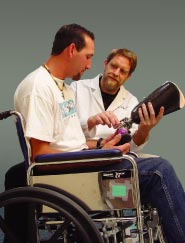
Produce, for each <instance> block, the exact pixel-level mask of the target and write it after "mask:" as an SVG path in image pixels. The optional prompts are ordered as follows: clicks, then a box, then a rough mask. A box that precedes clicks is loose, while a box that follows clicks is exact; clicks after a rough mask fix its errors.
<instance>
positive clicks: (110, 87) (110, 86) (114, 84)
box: [104, 79, 119, 91]
mask: <svg viewBox="0 0 185 243" xmlns="http://www.w3.org/2000/svg"><path fill="white" fill-rule="evenodd" d="M104 85H105V87H106V89H107V90H109V91H114V90H117V89H119V84H118V82H116V81H114V80H111V79H108V80H107V81H106V83H105V84H104Z"/></svg>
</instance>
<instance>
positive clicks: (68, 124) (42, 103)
mask: <svg viewBox="0 0 185 243" xmlns="http://www.w3.org/2000/svg"><path fill="white" fill-rule="evenodd" d="M64 97H65V99H64V98H63V97H62V93H61V91H60V90H59V88H58V87H57V85H56V83H55V82H54V80H53V78H52V77H51V76H50V74H49V73H48V71H47V70H46V69H45V68H44V67H42V66H41V67H39V68H38V69H36V70H35V71H33V72H32V73H30V74H29V75H28V76H27V77H26V78H25V79H24V80H23V81H22V82H21V83H20V84H19V86H18V87H17V90H16V92H15V96H14V105H15V110H16V111H18V112H20V113H21V114H22V115H23V118H24V122H25V135H26V137H28V138H31V137H32V138H36V139H39V140H42V141H47V142H50V146H51V147H52V148H55V149H59V150H62V151H78V150H82V149H84V148H87V145H86V139H85V136H84V134H83V131H82V129H81V126H80V122H79V120H78V117H77V114H76V109H75V105H74V96H73V94H72V92H71V90H70V88H69V87H68V85H66V84H65V88H64Z"/></svg>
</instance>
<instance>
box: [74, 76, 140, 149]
mask: <svg viewBox="0 0 185 243" xmlns="http://www.w3.org/2000/svg"><path fill="white" fill-rule="evenodd" d="M99 77H100V75H98V76H96V77H95V78H93V79H84V80H79V81H74V82H72V83H71V85H70V86H71V88H72V90H73V91H74V95H75V103H76V109H77V114H78V116H79V119H80V123H81V126H82V129H83V131H84V133H85V136H86V137H87V138H92V139H98V138H100V137H102V138H106V137H107V136H109V135H110V134H113V133H114V132H115V130H114V129H113V128H109V127H108V126H106V125H98V126H96V130H95V131H93V132H92V131H91V132H90V131H89V130H88V127H87V119H88V118H89V117H90V116H93V115H95V114H97V113H101V112H103V111H105V108H104V105H103V100H102V96H101V91H100V88H99ZM137 104H138V100H137V98H136V97H135V96H133V95H132V94H131V93H130V92H129V91H128V90H126V89H125V88H124V86H121V87H120V90H119V92H118V94H117V96H116V98H115V99H114V100H113V102H112V103H111V104H110V106H109V107H108V109H107V111H113V112H114V113H115V114H116V116H117V117H118V119H119V120H121V119H123V118H125V117H128V118H129V117H130V115H131V111H132V109H133V108H134V107H135V106H136V105H137ZM137 127H138V125H136V124H133V126H132V128H131V134H133V133H134V132H135V131H136V130H137ZM92 134H93V135H92ZM142 147H143V145H141V146H137V145H136V144H135V143H134V142H133V141H132V142H131V150H132V151H135V152H137V151H138V150H140V149H141V148H142Z"/></svg>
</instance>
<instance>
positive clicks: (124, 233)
mask: <svg viewBox="0 0 185 243" xmlns="http://www.w3.org/2000/svg"><path fill="white" fill-rule="evenodd" d="M8 117H13V118H14V121H15V125H16V129H17V135H18V139H19V142H20V146H21V149H22V153H23V156H24V160H25V166H26V170H27V185H28V186H27V187H19V188H14V189H10V190H8V191H5V192H2V193H1V194H0V207H1V208H3V207H6V206H13V205H16V204H20V203H26V204H27V205H28V206H29V215H28V217H29V220H28V222H29V227H28V228H29V230H28V238H29V241H28V242H29V243H37V242H41V243H46V242H48V243H55V242H62V243H154V242H156V243H157V242H160V243H165V242H166V241H165V237H164V235H163V230H162V225H161V220H160V217H159V215H158V211H157V209H156V208H152V207H151V206H149V205H148V206H147V207H146V206H143V205H141V202H140V191H139V180H138V171H137V165H136V162H135V160H134V158H135V156H136V154H134V153H130V154H127V155H122V153H121V151H120V150H118V149H111V150H103V149H101V150H83V151H79V152H64V153H59V154H43V155H39V156H37V157H36V158H35V161H34V163H31V162H30V158H31V147H30V144H29V141H28V139H27V138H26V137H25V136H24V121H23V118H22V116H21V114H20V113H19V112H16V111H13V110H10V111H4V112H1V113H0V120H3V119H6V118H8ZM123 159H124V160H126V161H127V162H128V163H130V165H131V166H130V167H131V168H130V169H124V170H118V171H115V170H111V171H104V170H102V169H101V168H102V165H111V164H115V163H119V162H120V160H123ZM0 228H1V230H2V231H3V232H4V233H5V234H6V236H7V237H8V239H9V240H11V242H12V243H18V242H19V240H18V239H16V236H15V235H14V234H13V232H12V231H11V228H10V227H9V225H7V223H6V221H5V219H4V218H3V216H0Z"/></svg>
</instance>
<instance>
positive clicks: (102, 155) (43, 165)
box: [34, 149, 122, 175]
mask: <svg viewBox="0 0 185 243" xmlns="http://www.w3.org/2000/svg"><path fill="white" fill-rule="evenodd" d="M121 157H122V152H121V151H120V150H119V149H92V150H81V151H77V152H63V153H56V154H42V155H38V156H36V157H35V163H34V164H35V169H34V172H35V173H36V174H39V175H40V174H60V173H64V172H65V173H66V172H69V171H70V173H72V172H73V171H75V172H76V171H79V169H80V170H81V169H83V170H84V169H86V168H87V169H89V168H94V167H102V166H104V165H108V164H113V163H116V162H118V161H120V159H121ZM37 164H38V165H37Z"/></svg>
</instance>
